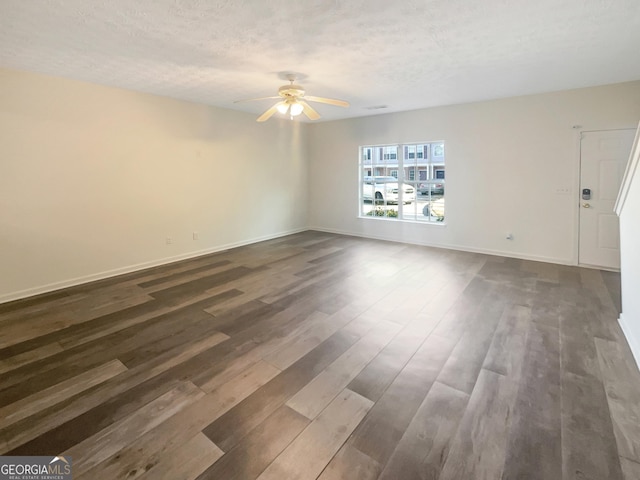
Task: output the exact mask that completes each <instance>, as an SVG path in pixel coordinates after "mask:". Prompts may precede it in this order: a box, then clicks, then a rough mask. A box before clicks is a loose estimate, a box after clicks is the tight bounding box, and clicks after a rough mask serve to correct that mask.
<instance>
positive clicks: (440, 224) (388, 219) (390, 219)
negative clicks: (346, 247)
mask: <svg viewBox="0 0 640 480" xmlns="http://www.w3.org/2000/svg"><path fill="white" fill-rule="evenodd" d="M358 218H361V219H363V220H373V221H382V222H396V223H398V222H400V223H412V224H414V225H430V226H434V227H446V226H447V223H446V222H423V221H420V220H409V219H403V218H394V217H373V216H368V215H359V216H358Z"/></svg>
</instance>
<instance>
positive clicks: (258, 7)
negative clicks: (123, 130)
mask: <svg viewBox="0 0 640 480" xmlns="http://www.w3.org/2000/svg"><path fill="white" fill-rule="evenodd" d="M639 46H640V1H639V0H476V1H474V0H435V1H417V0H406V1H401V0H397V1H395V2H392V1H389V0H384V1H380V0H351V1H348V0H253V1H242V0H0V66H3V67H8V68H15V69H19V70H29V71H35V72H41V73H46V74H51V75H56V76H62V77H69V78H75V79H79V80H85V81H89V82H94V83H100V84H105V85H111V86H117V87H122V88H126V89H131V90H138V91H143V92H149V93H154V94H158V95H164V96H169V97H174V98H179V99H184V100H189V101H193V102H198V103H205V104H209V105H215V106H219V107H224V108H232V109H236V110H243V111H247V112H253V113H255V114H256V115H257V114H259V113H261V112H262V111H263V110H265V109H266V108H268V107H269V106H270V105H271V103H270V101H269V100H263V101H258V102H253V103H243V104H234V103H233V102H234V100H239V99H245V98H253V97H263V96H269V95H274V94H275V93H276V91H277V88H278V87H279V86H280V85H282V84H284V83H286V82H285V81H283V73H284V72H297V73H298V74H299V81H298V83H300V84H302V85H303V86H304V87H305V88H306V90H307V93H308V94H309V95H315V96H324V97H334V98H340V99H344V100H347V101H349V102H350V103H351V107H350V108H348V109H342V108H338V107H332V106H328V105H320V104H314V106H317V110H318V111H319V112H320V113H321V114H322V116H323V120H330V119H337V118H346V117H358V116H364V115H371V114H376V113H384V112H391V111H401V110H411V109H416V108H422V107H429V106H435V105H446V104H453V103H463V102H470V101H477V100H486V99H493V98H500V97H509V96H514V95H523V94H531V93H539V92H548V91H555V90H563V89H569V88H577V87H585V86H593V85H602V84H608V83H617V82H624V81H629V80H637V79H640V54H639V52H638V49H639ZM0 88H1V86H0ZM381 105H385V106H387V108H385V109H371V107H374V106H381Z"/></svg>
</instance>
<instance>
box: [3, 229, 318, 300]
mask: <svg viewBox="0 0 640 480" xmlns="http://www.w3.org/2000/svg"><path fill="white" fill-rule="evenodd" d="M307 230H308V229H307V228H306V227H305V228H297V229H294V230H288V231H285V232H279V233H276V234H272V235H264V236H261V237H256V238H252V239H249V240H243V241H240V242H233V243H228V244H225V245H217V246H215V247H210V248H206V249H204V250H198V251H195V252H188V253H183V254H180V255H175V256H173V257H164V258H159V259H156V260H151V261H149V262H143V263H137V264H135V265H128V266H126V267H120V268H114V269H113V270H107V271H104V272H98V273H93V274H90V275H84V276H82V277H76V278H70V279H66V280H61V281H59V282H53V283H49V284H47V285H40V286H37V287H33V288H27V289H25V290H20V291H17V292H11V293H7V294H4V295H0V304H2V303H6V302H11V301H14V300H20V299H21V298H26V297H32V296H34V295H41V294H43V293H48V292H53V291H55V290H60V289H62V288H68V287H74V286H76V285H81V284H83V283H89V282H94V281H96V280H104V279H105V278H110V277H115V276H118V275H123V274H125V273H131V272H136V271H139V270H144V269H145V268H151V267H157V266H160V265H166V264H169V263H173V262H179V261H180V260H187V259H189V258H195V257H201V256H203V255H209V254H211V253H216V252H222V251H224V250H230V249H232V248H237V247H242V246H245V245H251V244H252V243H258V242H264V241H265V240H272V239H274V238H279V237H284V236H287V235H292V234H294V233H300V232H304V231H307Z"/></svg>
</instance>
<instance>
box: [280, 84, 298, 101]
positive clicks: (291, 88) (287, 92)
mask: <svg viewBox="0 0 640 480" xmlns="http://www.w3.org/2000/svg"><path fill="white" fill-rule="evenodd" d="M278 95H280V96H281V97H285V98H286V97H302V96H304V88H302V87H301V86H300V85H294V84H291V85H283V86H282V87H280V88H279V89H278Z"/></svg>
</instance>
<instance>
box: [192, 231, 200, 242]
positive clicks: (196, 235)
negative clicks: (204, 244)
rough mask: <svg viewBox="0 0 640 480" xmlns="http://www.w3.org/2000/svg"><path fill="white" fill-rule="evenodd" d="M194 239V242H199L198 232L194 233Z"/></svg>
mask: <svg viewBox="0 0 640 480" xmlns="http://www.w3.org/2000/svg"><path fill="white" fill-rule="evenodd" d="M193 239H194V240H199V239H200V234H199V233H198V232H193Z"/></svg>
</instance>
